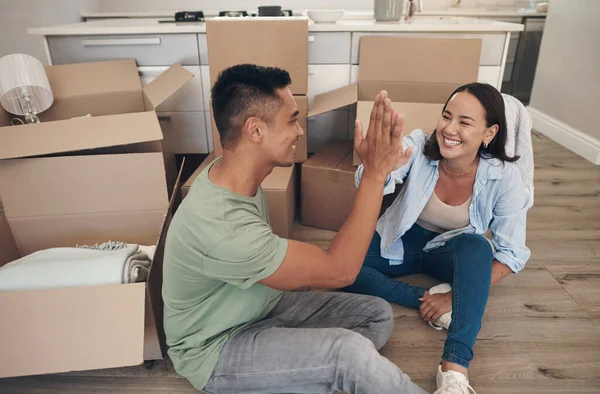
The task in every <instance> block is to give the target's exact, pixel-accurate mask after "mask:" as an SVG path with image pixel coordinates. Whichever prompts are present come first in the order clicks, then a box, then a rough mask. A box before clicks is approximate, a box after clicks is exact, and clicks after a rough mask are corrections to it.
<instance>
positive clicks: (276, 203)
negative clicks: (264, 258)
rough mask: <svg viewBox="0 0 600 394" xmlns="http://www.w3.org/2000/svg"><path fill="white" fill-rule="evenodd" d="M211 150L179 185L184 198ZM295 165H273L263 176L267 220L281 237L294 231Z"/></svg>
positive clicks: (203, 167)
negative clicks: (270, 170) (268, 172)
mask: <svg viewBox="0 0 600 394" xmlns="http://www.w3.org/2000/svg"><path fill="white" fill-rule="evenodd" d="M216 157H217V156H216V154H215V153H214V152H213V153H211V154H210V155H208V157H207V158H206V160H204V161H203V162H202V164H201V165H200V167H198V169H197V170H196V171H195V172H194V173H193V174H192V176H190V178H189V179H188V180H187V182H185V183H184V185H183V186H182V187H181V195H182V197H183V198H185V197H186V196H187V195H188V193H189V190H190V187H191V186H192V183H193V182H194V181H195V180H196V177H198V175H199V174H200V173H201V172H202V171H203V170H204V169H205V168H206V166H208V165H209V164H210V163H211V162H212V161H213V160H214V159H215V158H216ZM295 180H296V177H295V167H294V166H292V167H275V168H274V169H273V172H272V173H271V174H269V176H267V177H266V178H265V180H264V181H263V183H262V185H261V186H262V189H263V192H264V194H265V199H266V200H267V206H268V209H269V222H270V224H271V228H272V229H273V232H274V233H275V234H277V235H279V236H280V237H283V238H291V237H292V234H293V231H294V217H295V214H296V187H295V184H296V183H295Z"/></svg>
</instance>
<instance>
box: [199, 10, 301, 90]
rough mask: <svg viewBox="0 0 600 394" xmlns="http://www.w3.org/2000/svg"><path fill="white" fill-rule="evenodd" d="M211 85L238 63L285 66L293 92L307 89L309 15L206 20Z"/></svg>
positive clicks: (283, 67)
mask: <svg viewBox="0 0 600 394" xmlns="http://www.w3.org/2000/svg"><path fill="white" fill-rule="evenodd" d="M206 37H207V41H208V58H209V59H210V82H211V86H212V85H213V84H214V82H215V81H216V80H217V77H218V75H219V73H221V71H223V70H224V69H226V68H228V67H230V66H233V65H236V64H241V63H253V64H259V65H261V66H272V67H273V66H275V67H279V68H282V69H284V70H286V71H287V72H288V73H289V74H290V76H291V78H292V84H291V85H290V90H291V91H292V93H293V94H306V93H307V90H308V19H295V20H292V19H287V18H273V19H261V18H244V19H242V18H239V19H238V18H222V19H211V20H207V21H206Z"/></svg>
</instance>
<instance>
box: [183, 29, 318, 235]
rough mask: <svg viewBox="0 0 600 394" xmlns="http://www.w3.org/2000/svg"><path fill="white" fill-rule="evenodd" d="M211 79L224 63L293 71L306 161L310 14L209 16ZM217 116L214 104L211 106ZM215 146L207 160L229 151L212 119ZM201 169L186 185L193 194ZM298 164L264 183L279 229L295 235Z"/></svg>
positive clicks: (299, 158)
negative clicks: (245, 17)
mask: <svg viewBox="0 0 600 394" xmlns="http://www.w3.org/2000/svg"><path fill="white" fill-rule="evenodd" d="M206 36H207V41H208V58H209V62H210V79H211V85H212V84H213V83H214V82H215V81H216V80H217V77H218V76H219V73H220V72H221V71H223V70H224V69H226V68H228V67H230V66H233V65H236V64H241V63H252V64H259V65H261V66H275V67H279V68H282V69H284V70H286V71H287V72H289V74H290V77H291V79H292V84H291V85H290V86H289V88H290V90H291V92H292V94H293V95H294V99H295V100H296V104H297V105H298V110H299V111H300V114H299V115H298V122H299V123H300V126H301V127H302V129H303V130H304V131H305V133H304V135H303V136H301V137H300V139H299V141H298V143H297V144H296V156H295V161H296V163H303V162H304V161H305V160H306V158H307V156H308V154H307V142H306V141H307V133H306V117H307V114H308V99H307V97H306V94H307V93H308V24H307V21H306V20H304V19H295V20H294V19H291V20H290V19H287V18H286V19H285V20H261V19H253V20H239V19H234V18H232V19H221V20H209V21H207V22H206ZM211 117H212V108H211ZM212 130H213V144H214V152H213V154H211V155H210V156H209V157H208V158H207V159H206V161H205V162H204V163H203V164H202V166H201V168H204V167H205V166H206V165H208V162H209V161H212V160H214V158H215V157H218V156H221V155H222V154H223V148H222V146H221V143H220V139H219V133H218V131H217V127H216V125H215V122H214V118H213V119H212ZM199 173H200V171H196V172H195V173H194V175H192V176H191V177H190V179H189V180H188V181H187V182H186V183H185V184H184V186H183V193H184V194H187V191H188V190H189V187H190V185H191V183H192V182H193V181H194V179H195V178H196V176H197V175H198V174H199ZM295 183H296V169H295V167H289V168H283V167H282V168H276V169H275V170H274V171H273V172H272V173H271V174H270V175H269V176H268V177H267V178H266V179H265V181H264V182H263V184H262V188H263V191H264V193H265V198H266V199H267V203H268V206H269V220H270V223H271V227H272V228H273V230H274V231H275V233H276V234H277V235H279V236H281V237H286V238H291V237H292V231H293V226H294V217H295V212H296V209H295V208H296V188H295Z"/></svg>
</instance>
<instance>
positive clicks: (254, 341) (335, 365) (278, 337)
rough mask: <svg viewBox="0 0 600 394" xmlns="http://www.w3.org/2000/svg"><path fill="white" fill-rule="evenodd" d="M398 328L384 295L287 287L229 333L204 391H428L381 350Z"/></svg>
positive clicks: (357, 393) (384, 393) (413, 393)
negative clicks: (259, 316) (265, 311)
mask: <svg viewBox="0 0 600 394" xmlns="http://www.w3.org/2000/svg"><path fill="white" fill-rule="evenodd" d="M393 327H394V317H393V314H392V308H391V306H390V304H389V303H388V302H387V301H384V300H382V299H380V298H376V297H372V296H366V295H359V294H348V293H334V292H286V293H284V295H283V298H282V299H281V300H280V301H279V303H278V304H277V305H276V306H275V309H273V310H272V311H271V313H270V314H269V315H268V316H267V317H266V318H265V319H263V320H261V321H259V322H257V323H254V324H252V325H250V326H249V327H247V328H246V329H244V330H242V331H240V332H239V333H237V334H235V335H234V336H233V337H232V338H230V339H229V341H228V342H227V343H226V344H225V347H224V349H223V352H222V353H221V358H220V359H219V362H218V363H217V366H216V368H215V371H214V372H213V375H212V377H211V378H210V380H209V382H208V384H207V385H206V387H205V388H204V391H205V392H206V393H208V394H226V393H231V394H240V393H261V394H262V393H312V394H314V393H327V394H329V393H333V392H336V391H344V392H346V393H349V394H363V393H364V394H371V393H373V394H400V393H406V394H422V393H425V392H424V391H423V390H422V389H421V388H419V387H418V386H417V385H416V384H414V383H413V382H412V381H411V380H410V378H409V377H408V375H406V374H404V373H403V372H402V371H401V370H400V369H399V368H398V367H396V366H395V365H394V364H393V363H392V362H390V361H389V360H388V359H387V358H385V357H383V356H381V355H380V354H379V352H378V351H377V350H378V349H380V348H381V347H382V346H383V345H384V344H385V343H386V341H387V340H388V339H389V337H390V335H391V333H392V329H393Z"/></svg>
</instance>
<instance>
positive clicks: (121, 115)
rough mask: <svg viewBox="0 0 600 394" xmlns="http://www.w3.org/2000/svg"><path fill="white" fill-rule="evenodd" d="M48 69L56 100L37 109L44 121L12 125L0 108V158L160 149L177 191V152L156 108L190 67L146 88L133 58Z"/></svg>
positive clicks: (187, 76) (188, 75) (174, 68)
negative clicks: (165, 142)
mask: <svg viewBox="0 0 600 394" xmlns="http://www.w3.org/2000/svg"><path fill="white" fill-rule="evenodd" d="M45 70H46V75H47V76H48V81H49V82H50V87H51V89H52V94H53V95H54V103H53V104H52V106H51V107H50V108H49V109H48V110H46V111H44V112H43V113H41V114H39V118H40V120H41V123H38V124H26V125H17V126H13V125H11V119H12V118H13V117H14V116H13V115H11V114H9V113H7V112H5V111H4V110H3V109H2V108H0V160H2V159H12V158H22V157H32V156H42V155H53V154H63V155H64V154H74V153H73V152H79V153H77V154H78V155H80V154H81V152H82V151H86V150H89V151H90V152H93V153H95V154H98V153H102V152H105V153H118V152H133V151H135V152H162V153H161V154H162V155H163V156H164V163H165V166H166V176H167V184H168V190H169V191H171V190H173V184H174V182H175V177H176V176H177V169H176V165H175V156H174V155H173V154H171V153H169V152H163V149H162V144H161V140H162V139H163V135H162V131H161V128H160V124H159V122H158V119H157V116H156V112H155V109H156V107H158V106H159V105H160V104H162V103H163V102H164V101H165V100H166V99H168V98H169V97H171V96H172V95H173V94H175V93H176V92H177V91H178V90H179V89H180V88H181V87H182V86H183V85H185V84H186V83H187V82H188V81H189V80H191V79H192V78H193V74H192V73H191V72H189V71H188V70H186V69H185V68H183V67H181V66H180V65H178V64H174V65H173V66H171V67H170V68H168V69H167V70H166V71H165V72H164V73H162V74H161V75H159V76H158V77H157V78H156V79H155V80H154V81H152V83H150V84H148V85H146V86H143V87H142V83H141V80H140V77H139V75H138V71H137V65H136V63H135V60H133V59H126V60H114V61H105V62H93V63H78V64H65V65H57V66H47V67H46V68H45ZM86 115H91V117H85V116H86ZM107 161H110V160H107Z"/></svg>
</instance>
